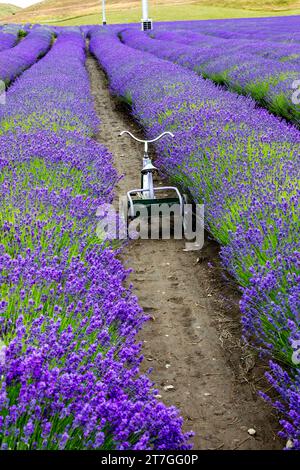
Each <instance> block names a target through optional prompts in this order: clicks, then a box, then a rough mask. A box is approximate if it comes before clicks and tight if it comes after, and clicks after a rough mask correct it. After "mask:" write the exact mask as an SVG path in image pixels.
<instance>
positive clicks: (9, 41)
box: [0, 28, 18, 52]
mask: <svg viewBox="0 0 300 470" xmlns="http://www.w3.org/2000/svg"><path fill="white" fill-rule="evenodd" d="M17 40H18V29H15V28H13V29H8V30H5V29H2V30H0V52H2V51H4V50H5V49H10V48H11V47H13V46H15V44H16V43H17Z"/></svg>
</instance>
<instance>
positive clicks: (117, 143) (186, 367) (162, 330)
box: [87, 56, 282, 449]
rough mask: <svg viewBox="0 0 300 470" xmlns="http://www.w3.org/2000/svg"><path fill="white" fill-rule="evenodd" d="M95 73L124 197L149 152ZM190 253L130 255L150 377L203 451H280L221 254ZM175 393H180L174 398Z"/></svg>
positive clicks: (158, 249) (132, 248) (166, 247)
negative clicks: (125, 133)
mask: <svg viewBox="0 0 300 470" xmlns="http://www.w3.org/2000/svg"><path fill="white" fill-rule="evenodd" d="M87 68H88V71H89V74H90V78H91V86H92V93H93V95H94V98H95V106H96V110H97V112H98V115H99V117H100V119H101V129H100V131H99V133H98V135H97V136H96V138H97V140H99V142H101V143H103V144H104V145H105V146H106V147H107V148H108V149H109V150H110V151H111V153H112V154H113V155H114V159H115V166H116V168H117V170H118V171H119V173H120V174H125V177H124V178H123V179H122V180H121V181H120V183H119V185H118V187H117V192H118V196H119V195H123V194H125V193H126V191H127V190H128V189H130V188H132V187H134V186H135V185H138V183H139V170H140V165H141V161H140V158H141V157H140V152H141V148H140V146H139V145H137V144H136V143H135V142H133V141H132V140H129V139H127V138H124V139H120V138H119V137H118V133H119V132H120V131H121V130H124V129H129V130H132V131H133V132H134V133H137V134H140V135H141V130H140V129H139V128H138V126H137V124H136V123H135V122H134V121H133V120H132V119H131V118H130V116H129V114H126V113H125V112H124V111H122V109H121V108H120V105H118V104H117V103H116V102H115V101H114V99H112V98H111V96H110V94H109V91H108V85H107V81H106V78H105V76H104V74H103V72H102V71H101V70H100V69H99V67H98V65H97V64H96V61H95V60H94V59H93V58H92V57H90V56H89V57H88V59H87ZM183 247H184V245H183V242H182V241H175V240H167V241H155V240H144V241H135V242H131V243H130V244H129V246H128V247H127V248H126V249H125V252H124V254H123V262H124V263H126V264H127V265H128V266H130V267H132V268H133V269H134V273H133V274H132V275H131V279H130V281H131V282H132V284H133V286H134V292H135V294H136V295H137V296H138V298H139V301H140V304H141V306H142V307H143V308H144V310H145V312H147V313H148V314H150V315H151V317H152V320H151V321H149V322H148V323H147V324H146V325H145V327H144V329H143V331H142V333H141V334H140V339H141V340H142V341H144V348H143V353H144V356H145V361H144V365H143V368H144V370H147V369H149V368H150V367H152V368H153V372H152V379H153V380H154V382H155V383H156V386H157V388H158V389H159V393H160V395H161V397H162V400H163V402H164V403H166V404H167V405H175V406H177V407H178V408H179V409H180V412H181V414H182V416H183V417H184V420H185V429H186V430H190V429H192V430H193V431H194V432H195V438H194V447H195V449H278V448H279V449H280V448H282V443H281V442H279V440H278V439H277V437H276V435H275V434H276V429H277V428H276V426H277V424H276V423H277V421H276V418H275V417H274V416H272V411H271V410H270V408H269V407H267V406H266V405H265V404H264V403H263V402H262V400H260V399H259V398H258V397H257V393H256V390H255V381H256V382H258V381H259V386H261V384H263V386H266V385H265V384H264V383H263V382H264V381H263V378H262V374H263V366H261V365H260V366H257V365H256V364H255V360H254V356H253V355H252V354H251V353H249V352H247V351H244V350H243V349H242V348H241V346H240V344H239V337H240V331H239V310H238V301H239V294H238V292H237V291H236V289H235V288H234V287H232V286H231V285H230V284H229V283H228V281H225V280H224V278H223V277H222V275H221V269H220V267H219V261H218V246H217V245H216V244H215V243H214V242H212V241H209V240H206V243H205V246H204V248H203V250H201V251H200V252H184V251H183ZM211 263H212V265H213V267H212V266H211ZM145 266H147V269H145ZM167 385H172V386H173V387H174V388H173V389H170V390H168V391H166V390H165V389H164V387H166V386H167ZM249 428H254V429H255V430H256V436H255V437H251V436H250V435H249V434H248V432H247V430H248V429H249Z"/></svg>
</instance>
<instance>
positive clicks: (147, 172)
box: [119, 131, 184, 217]
mask: <svg viewBox="0 0 300 470" xmlns="http://www.w3.org/2000/svg"><path fill="white" fill-rule="evenodd" d="M125 134H127V135H129V136H130V137H131V138H132V139H134V140H135V141H136V142H140V143H142V144H144V155H143V167H142V170H141V188H136V189H132V190H131V191H128V192H127V200H128V208H129V214H128V215H129V217H134V216H135V210H134V205H135V204H143V205H146V206H151V205H153V204H163V203H167V204H175V203H179V204H180V213H181V214H182V215H183V214H184V200H183V197H182V196H181V194H180V192H179V190H178V188H176V187H175V186H160V187H154V184H153V173H154V172H155V171H156V170H157V168H156V167H155V166H154V165H153V164H152V160H151V158H150V157H149V154H148V148H149V144H151V143H153V142H157V141H158V140H160V139H162V138H163V137H165V136H169V137H172V138H173V137H174V134H172V132H168V131H167V132H163V133H162V134H160V135H159V136H157V137H155V139H150V140H144V139H139V138H138V137H135V136H134V135H133V134H132V133H131V132H130V131H122V132H121V133H120V134H119V135H120V137H122V136H123V135H125ZM159 191H174V192H175V193H176V194H177V198H170V197H166V198H161V199H157V198H156V193H157V192H159ZM133 196H138V197H139V199H133Z"/></svg>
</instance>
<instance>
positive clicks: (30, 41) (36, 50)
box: [0, 28, 52, 84]
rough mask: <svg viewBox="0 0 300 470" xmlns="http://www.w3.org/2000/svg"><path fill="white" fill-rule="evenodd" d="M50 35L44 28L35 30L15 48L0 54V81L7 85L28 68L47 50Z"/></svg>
mask: <svg viewBox="0 0 300 470" xmlns="http://www.w3.org/2000/svg"><path fill="white" fill-rule="evenodd" d="M51 40H52V33H51V32H50V31H48V29H46V28H36V29H35V30H34V31H32V32H30V33H29V34H28V35H27V36H26V37H25V38H24V39H23V41H21V42H20V43H19V44H18V45H17V46H15V47H14V48H12V49H8V50H4V51H2V52H1V53H0V80H3V81H4V82H5V83H6V84H9V83H10V82H11V81H12V80H14V79H15V78H16V77H17V76H18V75H20V73H21V72H23V70H25V69H27V68H28V67H30V66H31V65H32V64H34V63H35V62H36V60H37V59H38V58H40V57H42V56H43V55H44V54H45V53H46V52H47V51H48V49H49V47H50V45H51Z"/></svg>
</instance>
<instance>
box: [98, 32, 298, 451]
mask: <svg viewBox="0 0 300 470" xmlns="http://www.w3.org/2000/svg"><path fill="white" fill-rule="evenodd" d="M128 34H129V35H131V33H128ZM124 37H125V38H127V35H125V36H124V35H123V38H124ZM148 41H151V40H150V39H148V38H147V37H145V43H147V42H148ZM135 46H136V47H140V48H141V49H143V46H142V40H140V39H139V43H138V45H137V44H135ZM90 47H91V51H92V53H93V54H94V55H95V56H96V57H97V59H98V60H99V62H100V63H101V65H102V66H103V68H104V69H105V70H106V72H107V74H108V76H109V78H110V85H111V90H112V92H113V93H114V94H116V95H118V96H121V97H123V99H125V100H127V102H128V103H130V104H131V105H132V108H133V112H134V115H135V117H136V119H138V120H139V122H140V123H141V124H142V125H143V127H144V128H145V130H146V132H147V134H148V135H149V136H151V137H153V136H154V135H157V134H159V133H160V132H162V131H164V130H170V131H173V132H174V133H175V136H176V137H175V139H174V140H173V141H172V143H170V142H168V143H160V144H159V145H158V147H157V149H158V154H159V155H160V157H159V163H160V166H161V167H163V168H164V171H165V172H166V173H167V174H168V175H169V176H170V177H171V178H172V179H173V180H174V181H175V182H176V183H177V184H179V185H182V186H184V187H185V188H187V189H188V190H189V191H190V193H191V195H192V197H193V198H194V200H195V201H198V202H201V203H202V202H204V203H205V219H206V226H207V228H208V229H209V231H210V232H211V233H212V234H213V235H214V237H215V238H216V239H217V240H218V241H219V242H220V243H221V245H223V247H222V249H221V256H222V260H223V263H224V266H226V268H227V269H228V270H229V271H230V273H231V274H232V275H233V276H234V277H235V278H236V279H237V280H238V282H239V283H240V285H241V286H242V289H243V297H242V302H241V309H242V313H243V316H242V322H243V329H244V337H245V339H247V340H249V341H250V342H255V343H256V345H257V347H258V348H259V349H260V350H261V351H262V352H264V353H267V354H268V355H271V356H272V357H273V358H275V359H277V360H278V361H281V362H283V363H284V364H285V366H286V367H287V369H288V371H289V375H288V374H287V373H286V372H284V370H283V369H282V368H281V367H279V366H278V365H277V364H275V363H273V362H270V368H271V373H270V374H268V378H269V380H270V382H271V383H272V384H273V385H274V387H275V388H276V389H277V390H278V392H279V394H280V395H281V400H280V401H279V400H278V401H276V403H275V406H276V408H278V409H279V410H280V411H281V412H284V413H285V418H284V419H283V420H282V426H283V432H282V434H281V435H282V436H283V437H286V438H287V439H289V438H290V439H292V442H293V444H292V445H293V446H294V448H300V435H299V432H300V430H299V419H300V391H299V387H300V371H299V369H297V367H296V363H295V361H294V351H293V348H292V345H293V344H294V343H293V341H296V340H299V339H300V333H299V332H300V319H299V308H300V283H299V275H300V250H299V238H298V237H299V206H300V191H299V163H300V162H299V155H300V153H299V150H300V132H299V131H298V130H297V129H296V128H293V127H292V126H289V125H288V124H285V123H284V122H281V121H280V120H278V119H277V118H276V117H274V116H272V115H270V114H269V113H268V112H267V111H265V110H263V109H257V108H256V107H255V103H254V102H253V101H252V100H251V99H248V98H245V97H243V96H239V95H236V94H234V93H231V92H229V91H225V90H223V89H221V88H219V87H216V86H215V85H213V84H212V83H211V82H210V81H207V80H204V79H202V78H200V77H199V76H197V75H196V74H195V73H193V72H190V71H188V70H186V69H185V68H182V67H180V66H178V65H175V64H172V63H170V62H168V61H164V60H161V59H159V58H157V57H155V56H154V55H151V54H148V53H146V52H144V51H139V50H137V49H133V48H130V47H128V46H126V45H124V44H122V43H121V42H120V41H119V40H118V38H117V36H116V35H115V33H113V32H111V33H110V32H109V31H108V32H107V33H106V34H104V33H97V32H96V30H94V31H92V34H91V43H90ZM158 54H159V52H158ZM265 398H266V399H267V397H265Z"/></svg>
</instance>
